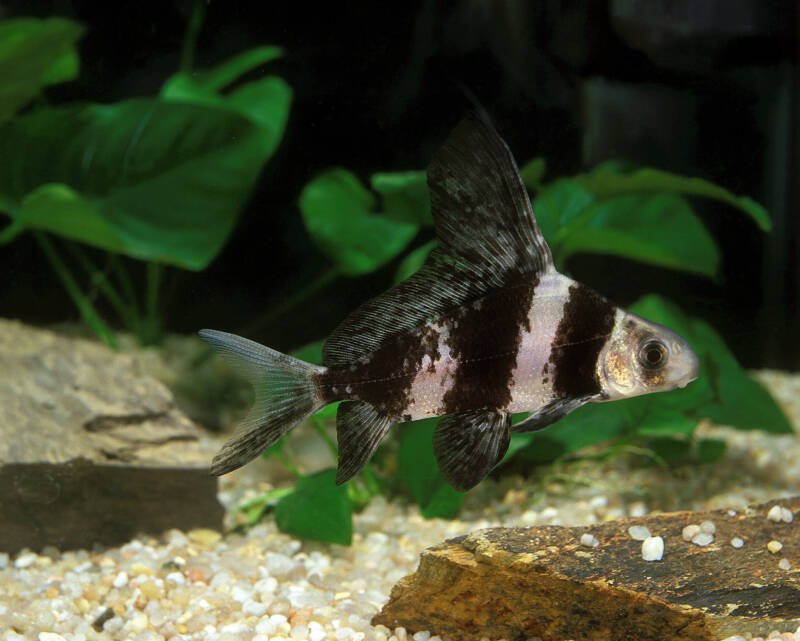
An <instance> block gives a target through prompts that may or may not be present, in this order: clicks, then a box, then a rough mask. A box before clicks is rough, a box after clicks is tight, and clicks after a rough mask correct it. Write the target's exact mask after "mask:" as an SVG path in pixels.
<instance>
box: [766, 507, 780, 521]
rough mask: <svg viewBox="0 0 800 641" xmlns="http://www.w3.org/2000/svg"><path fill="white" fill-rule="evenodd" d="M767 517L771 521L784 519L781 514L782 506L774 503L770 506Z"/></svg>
mask: <svg viewBox="0 0 800 641" xmlns="http://www.w3.org/2000/svg"><path fill="white" fill-rule="evenodd" d="M767 518H768V519H769V520H770V521H775V523H780V522H781V521H782V520H783V519H782V514H781V506H780V505H773V506H772V507H771V508H769V512H767Z"/></svg>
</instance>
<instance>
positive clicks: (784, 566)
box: [778, 559, 792, 570]
mask: <svg viewBox="0 0 800 641" xmlns="http://www.w3.org/2000/svg"><path fill="white" fill-rule="evenodd" d="M778 567H779V568H780V569H781V570H791V569H792V563H791V561H789V559H781V560H780V562H779V563H778Z"/></svg>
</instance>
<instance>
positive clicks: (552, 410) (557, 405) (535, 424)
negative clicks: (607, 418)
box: [511, 395, 595, 433]
mask: <svg viewBox="0 0 800 641" xmlns="http://www.w3.org/2000/svg"><path fill="white" fill-rule="evenodd" d="M593 398H595V396H594V395H592V396H579V397H577V398H557V399H555V400H553V401H550V402H549V403H547V405H543V406H542V407H540V408H539V409H538V410H536V411H535V412H533V414H531V415H530V416H529V417H528V418H526V419H525V420H524V421H520V422H519V423H517V424H516V425H512V426H511V431H512V432H516V433H519V432H536V431H537V430H543V429H544V428H545V427H548V426H550V425H552V424H553V423H555V422H556V421H558V420H561V419H562V418H564V417H565V416H566V415H567V414H569V413H570V412H573V411H575V410H576V409H578V408H579V407H580V406H581V405H585V404H586V403H588V402H589V401H591V400H592V399H593Z"/></svg>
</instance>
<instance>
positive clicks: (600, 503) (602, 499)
mask: <svg viewBox="0 0 800 641" xmlns="http://www.w3.org/2000/svg"><path fill="white" fill-rule="evenodd" d="M589 505H591V506H592V507H593V508H594V509H595V510H601V509H603V508H604V507H606V506H608V497H607V496H603V495H600V496H593V497H592V499H591V500H590V501H589Z"/></svg>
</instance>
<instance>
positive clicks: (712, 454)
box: [697, 438, 728, 463]
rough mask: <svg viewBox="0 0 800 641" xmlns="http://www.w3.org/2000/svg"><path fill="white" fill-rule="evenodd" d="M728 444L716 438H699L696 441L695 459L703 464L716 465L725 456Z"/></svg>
mask: <svg viewBox="0 0 800 641" xmlns="http://www.w3.org/2000/svg"><path fill="white" fill-rule="evenodd" d="M727 446H728V444H727V443H726V442H725V441H723V440H722V439H718V438H701V439H699V440H698V441H697V458H699V459H700V460H701V461H702V462H703V463H716V462H717V461H719V460H720V459H721V458H722V456H723V455H724V454H725V448H726V447H727Z"/></svg>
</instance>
